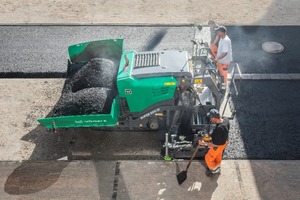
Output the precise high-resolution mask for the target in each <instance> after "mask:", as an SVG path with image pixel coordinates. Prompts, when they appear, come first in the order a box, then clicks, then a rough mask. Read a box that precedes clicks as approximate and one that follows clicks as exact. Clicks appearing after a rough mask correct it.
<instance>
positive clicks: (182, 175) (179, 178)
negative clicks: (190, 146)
mask: <svg viewBox="0 0 300 200" xmlns="http://www.w3.org/2000/svg"><path fill="white" fill-rule="evenodd" d="M198 149H199V145H197V147H196V149H195V151H194V153H193V156H192V157H191V159H190V161H189V163H188V165H187V166H186V169H185V171H182V172H180V173H179V174H177V181H178V184H179V185H180V184H181V183H183V182H184V181H185V180H186V178H187V171H188V169H189V167H190V165H191V162H192V161H193V159H194V157H195V155H196V153H197V151H198Z"/></svg>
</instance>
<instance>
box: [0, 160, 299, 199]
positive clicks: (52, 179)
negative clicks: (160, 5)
mask: <svg viewBox="0 0 300 200" xmlns="http://www.w3.org/2000/svg"><path fill="white" fill-rule="evenodd" d="M299 164H300V163H299V161H263V160H261V161H248V160H240V161H236V160H225V161H223V163H222V173H221V175H219V176H215V177H212V178H211V177H207V176H206V175H205V167H204V164H203V161H194V162H193V163H192V165H191V167H190V168H189V171H188V174H187V179H186V181H185V182H184V183H182V184H181V185H178V183H177V179H176V175H177V174H178V173H179V172H181V171H182V170H185V167H186V162H181V161H171V162H163V161H73V162H66V161H48V162H42V161H41V162H27V161H25V162H0V170H1V175H0V182H1V186H2V189H1V190H0V197H1V199H11V200H14V199H101V200H105V199H120V200H121V199H122V200H135V199H136V200H140V199H143V200H148V199H149V200H152V199H160V200H162V199H164V200H169V199H170V200H172V199H272V200H276V199H287V200H289V199H290V200H294V199H297V197H299V196H300V191H299V184H300V175H299V173H298V172H299V170H300V165H299Z"/></svg>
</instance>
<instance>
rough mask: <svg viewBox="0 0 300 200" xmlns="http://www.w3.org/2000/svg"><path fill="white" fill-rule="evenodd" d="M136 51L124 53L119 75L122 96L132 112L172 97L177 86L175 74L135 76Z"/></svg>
mask: <svg viewBox="0 0 300 200" xmlns="http://www.w3.org/2000/svg"><path fill="white" fill-rule="evenodd" d="M134 55H135V52H134V51H131V52H126V53H124V54H123V55H122V57H121V61H120V67H119V73H118V77H117V85H118V92H119V97H120V98H126V99H127V103H128V106H129V110H130V112H141V111H143V110H144V109H146V108H148V107H150V106H152V105H154V104H156V103H159V102H161V101H164V100H168V99H172V98H173V97H174V93H175V90H176V86H177V80H176V79H175V78H174V77H173V76H162V77H150V78H140V79H138V78H135V77H133V76H131V72H132V68H133V61H134Z"/></svg>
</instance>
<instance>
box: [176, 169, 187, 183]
mask: <svg viewBox="0 0 300 200" xmlns="http://www.w3.org/2000/svg"><path fill="white" fill-rule="evenodd" d="M186 178H187V173H186V171H182V172H180V173H179V174H177V181H178V184H179V185H180V184H181V183H183V182H184V181H185V180H186Z"/></svg>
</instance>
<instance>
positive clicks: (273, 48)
mask: <svg viewBox="0 0 300 200" xmlns="http://www.w3.org/2000/svg"><path fill="white" fill-rule="evenodd" d="M262 48H263V50H265V51H266V52H268V53H280V52H282V51H283V49H284V47H283V45H282V44H280V43H278V42H265V43H263V44H262Z"/></svg>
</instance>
